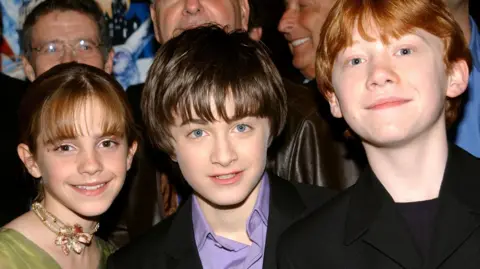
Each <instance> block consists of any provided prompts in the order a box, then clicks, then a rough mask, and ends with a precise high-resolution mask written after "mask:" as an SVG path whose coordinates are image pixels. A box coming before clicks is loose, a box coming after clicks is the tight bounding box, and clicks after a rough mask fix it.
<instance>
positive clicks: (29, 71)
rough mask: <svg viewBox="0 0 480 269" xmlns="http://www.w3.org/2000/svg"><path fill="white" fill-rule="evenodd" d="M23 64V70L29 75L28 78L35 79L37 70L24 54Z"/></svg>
mask: <svg viewBox="0 0 480 269" xmlns="http://www.w3.org/2000/svg"><path fill="white" fill-rule="evenodd" d="M22 65H23V72H24V73H25V75H26V76H27V78H28V80H30V81H34V80H35V78H36V76H35V71H34V70H33V67H32V65H31V64H30V62H29V61H28V60H27V58H26V57H25V56H22Z"/></svg>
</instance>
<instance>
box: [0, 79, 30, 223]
mask: <svg viewBox="0 0 480 269" xmlns="http://www.w3.org/2000/svg"><path fill="white" fill-rule="evenodd" d="M0 85H1V93H2V100H3V101H2V102H3V103H2V104H1V105H0V122H2V125H3V126H2V128H1V131H0V141H2V146H1V147H0V170H1V171H2V187H1V188H0V226H3V225H5V224H6V223H8V222H10V221H11V220H13V219H14V218H16V217H18V216H20V215H21V214H23V213H25V212H26V211H28V209H29V203H30V199H31V197H30V196H31V195H32V189H33V181H31V180H30V178H29V177H28V178H27V177H26V175H25V174H24V173H23V164H22V162H21V161H20V158H19V157H18V155H17V145H18V139H19V133H18V109H19V108H20V101H21V99H22V97H23V94H24V93H25V90H26V87H27V83H26V82H24V81H21V80H18V79H14V78H11V77H9V76H7V75H4V74H3V73H0Z"/></svg>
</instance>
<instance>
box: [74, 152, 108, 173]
mask: <svg viewBox="0 0 480 269" xmlns="http://www.w3.org/2000/svg"><path fill="white" fill-rule="evenodd" d="M78 158H79V160H78V163H79V165H78V170H79V172H80V173H82V174H83V173H86V174H89V175H94V174H96V173H98V172H100V171H102V169H103V165H102V161H101V158H100V156H99V154H98V152H96V151H94V150H92V151H83V152H81V153H80V154H79V157H78Z"/></svg>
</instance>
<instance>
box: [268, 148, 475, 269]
mask: <svg viewBox="0 0 480 269" xmlns="http://www.w3.org/2000/svg"><path fill="white" fill-rule="evenodd" d="M479 171H480V160H478V159H476V158H475V157H473V156H471V155H470V154H468V153H467V152H465V151H463V150H462V149H460V148H458V147H456V146H453V145H451V146H449V156H448V161H447V166H446V170H445V174H444V179H443V183H442V186H441V190H440V195H439V208H438V212H437V216H436V219H435V224H434V225H433V227H432V237H431V238H432V239H431V242H430V243H431V246H430V250H429V254H428V255H427V257H425V259H423V258H422V257H421V256H420V254H419V253H418V252H417V251H416V247H415V243H414V241H413V237H412V236H411V234H410V233H409V231H408V228H407V224H406V222H405V220H404V219H403V216H402V215H400V213H399V212H397V209H396V205H395V203H394V201H393V199H392V198H391V196H390V195H389V194H388V193H387V191H386V190H385V188H384V187H383V185H382V184H381V183H380V182H379V181H378V179H377V178H376V177H375V175H374V173H373V172H372V171H371V170H370V169H368V170H367V171H366V172H365V173H363V174H362V175H361V177H360V179H359V180H358V182H357V183H356V184H355V185H354V186H353V187H351V188H350V189H348V190H347V191H345V192H344V193H342V194H340V195H338V196H337V197H336V198H334V199H333V200H332V201H330V202H328V203H327V204H325V206H324V207H322V208H320V209H318V210H316V211H315V212H314V213H312V214H311V215H310V216H308V217H307V218H304V219H303V220H302V221H300V222H298V223H296V224H295V225H293V226H292V227H291V229H289V230H288V231H287V232H286V233H285V235H284V236H283V237H282V239H281V242H280V244H279V247H278V256H277V257H278V265H279V268H282V269H287V268H289V269H290V268H296V269H302V268H328V269H336V268H338V269H340V268H342V269H344V268H349V269H367V268H368V269H375V268H379V269H394V268H395V269H396V268H409V269H410V268H441V269H449V268H451V269H459V268H461V269H468V268H472V269H473V268H480V230H479V227H480V180H479Z"/></svg>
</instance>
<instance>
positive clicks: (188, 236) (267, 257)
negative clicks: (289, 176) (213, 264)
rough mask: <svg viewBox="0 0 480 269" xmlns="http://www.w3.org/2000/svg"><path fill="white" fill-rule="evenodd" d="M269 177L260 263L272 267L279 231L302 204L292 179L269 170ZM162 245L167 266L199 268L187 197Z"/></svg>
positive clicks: (289, 222)
mask: <svg viewBox="0 0 480 269" xmlns="http://www.w3.org/2000/svg"><path fill="white" fill-rule="evenodd" d="M269 179H270V213H269V217H268V230H267V238H266V247H265V253H264V261H263V264H264V266H263V267H264V268H275V267H276V261H275V260H276V259H275V250H276V245H277V241H278V239H279V237H280V234H281V233H282V232H283V231H284V230H285V229H286V228H287V227H288V226H289V225H290V224H291V223H292V222H293V221H294V220H295V219H297V218H298V217H299V216H300V215H302V213H303V212H304V210H305V208H306V206H305V204H304V202H303V201H302V199H301V197H300V195H299V193H298V192H297V190H296V188H295V186H294V185H293V184H292V183H290V182H288V181H286V180H284V179H280V178H278V177H277V176H275V175H273V174H271V173H269ZM286 197H288V199H286ZM164 249H165V252H166V253H167V255H168V256H169V259H168V261H167V266H168V268H188V269H195V268H202V266H201V261H200V257H199V254H198V251H197V248H196V244H195V236H194V229H193V223H192V201H191V198H189V199H188V200H187V201H186V203H185V204H184V205H183V206H182V207H181V208H180V209H179V210H178V212H177V214H175V216H174V219H173V220H172V223H171V225H170V230H169V231H168V235H167V238H166V240H165V244H164Z"/></svg>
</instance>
